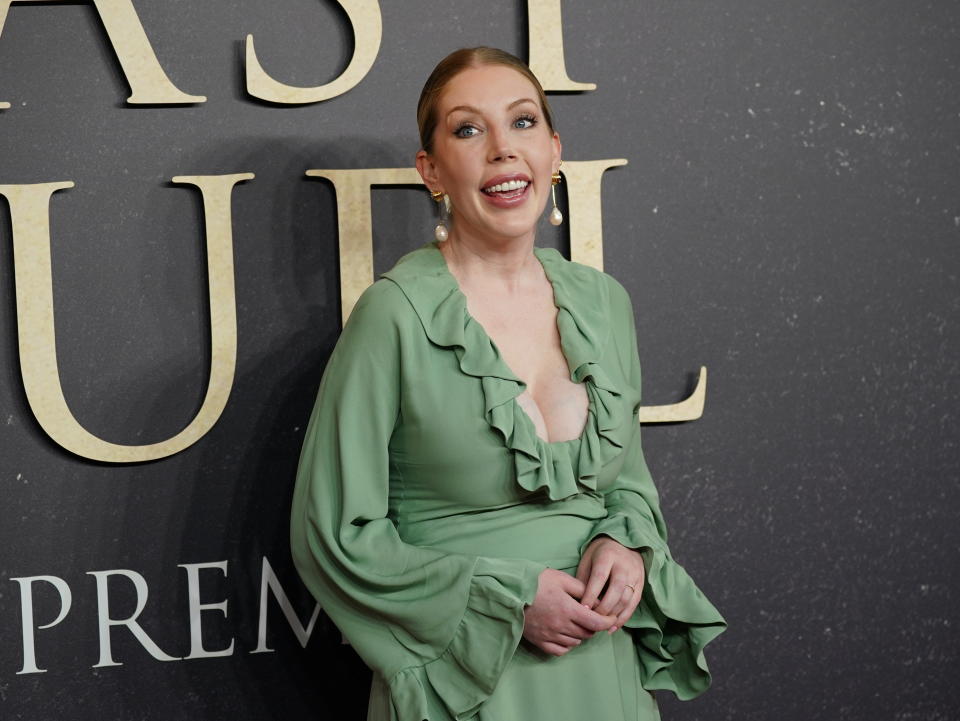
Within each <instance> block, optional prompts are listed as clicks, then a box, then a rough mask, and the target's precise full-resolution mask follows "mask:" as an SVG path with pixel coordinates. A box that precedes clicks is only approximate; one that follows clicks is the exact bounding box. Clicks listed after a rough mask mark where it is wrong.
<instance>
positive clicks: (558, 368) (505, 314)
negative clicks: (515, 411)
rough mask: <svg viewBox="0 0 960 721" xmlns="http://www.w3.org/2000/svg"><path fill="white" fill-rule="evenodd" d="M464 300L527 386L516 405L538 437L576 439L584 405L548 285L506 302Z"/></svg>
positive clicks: (477, 298) (471, 296)
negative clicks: (571, 371)
mask: <svg viewBox="0 0 960 721" xmlns="http://www.w3.org/2000/svg"><path fill="white" fill-rule="evenodd" d="M465 295H466V297H467V309H468V312H469V313H470V315H471V316H472V317H473V319H474V320H475V321H477V322H478V323H479V324H480V325H481V326H482V327H483V329H484V331H485V332H486V334H487V336H489V338H490V339H491V340H492V341H493V343H494V344H495V345H496V347H497V349H498V350H499V351H500V355H501V357H502V358H503V361H504V362H505V363H506V365H507V367H508V368H509V369H510V370H511V371H512V372H513V373H514V375H516V376H517V377H518V378H520V379H521V380H523V381H524V383H526V386H527V387H526V389H525V390H524V391H523V393H521V394H520V396H518V397H517V403H518V404H519V405H520V407H521V408H522V409H523V410H524V412H526V414H527V415H528V416H529V417H530V420H531V421H533V425H534V427H535V428H536V431H537V435H539V436H540V437H541V438H542V439H543V440H545V441H550V442H555V441H564V440H569V439H572V438H576V437H578V436H579V435H580V433H581V432H582V430H583V428H584V425H585V423H586V421H587V412H588V405H589V400H588V397H587V392H586V389H585V388H584V387H583V385H582V384H579V383H574V382H573V381H572V380H570V368H569V366H568V364H567V360H566V357H565V356H564V354H563V348H562V344H561V337H560V332H559V329H558V328H557V307H556V305H555V304H554V300H553V290H552V287H551V286H550V284H549V281H545V282H544V284H543V285H538V286H536V287H534V288H531V289H529V290H528V291H527V292H525V293H523V294H519V295H516V296H513V297H509V298H508V297H504V296H496V295H492V294H487V295H484V294H481V293H473V294H470V293H465Z"/></svg>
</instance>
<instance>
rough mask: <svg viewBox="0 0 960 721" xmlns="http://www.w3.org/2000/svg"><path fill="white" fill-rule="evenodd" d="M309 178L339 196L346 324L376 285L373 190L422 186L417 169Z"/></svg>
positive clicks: (314, 174)
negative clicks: (330, 185) (368, 289)
mask: <svg viewBox="0 0 960 721" xmlns="http://www.w3.org/2000/svg"><path fill="white" fill-rule="evenodd" d="M307 175H308V176H309V177H311V178H324V179H326V180H329V181H330V182H331V183H333V189H334V192H335V193H336V196H337V232H338V237H339V242H340V308H341V319H342V321H343V322H344V323H346V322H347V318H348V317H349V316H350V312H351V311H352V310H353V306H354V305H356V303H357V299H358V298H359V297H360V294H361V293H363V291H364V290H365V289H366V287H367V286H368V285H370V283H372V282H373V214H372V211H371V208H370V188H371V186H373V185H422V181H421V180H420V174H419V173H417V169H416V168H351V169H347V170H308V171H307ZM424 202H426V201H424Z"/></svg>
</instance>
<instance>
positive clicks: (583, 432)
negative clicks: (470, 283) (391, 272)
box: [430, 241, 595, 447]
mask: <svg viewBox="0 0 960 721" xmlns="http://www.w3.org/2000/svg"><path fill="white" fill-rule="evenodd" d="M430 245H431V246H432V247H433V249H434V250H435V251H436V252H437V254H438V255H439V256H440V263H441V265H442V267H443V270H444V272H445V273H446V274H447V275H448V276H449V277H450V280H451V281H452V282H453V289H454V292H455V293H458V294H460V295H461V296H463V312H464V314H465V315H466V317H467V318H468V319H469V321H470V322H471V323H475V324H476V326H477V328H478V329H479V330H480V333H481V334H482V335H483V337H484V338H485V339H486V340H487V341H488V342H489V343H490V345H491V346H492V347H493V349H494V350H495V351H496V354H497V358H498V360H499V361H500V363H501V364H502V365H503V367H504V368H505V369H506V370H507V372H508V373H509V375H511V376H513V380H515V381H517V382H518V383H519V384H520V385H522V386H523V390H526V389H527V388H529V387H530V385H529V384H528V383H527V382H526V381H525V380H523V379H522V378H521V377H520V376H519V375H518V374H517V373H515V372H514V370H513V368H511V367H510V366H509V364H508V363H507V360H506V358H505V357H504V355H503V353H501V352H500V347H499V346H498V345H497V343H496V341H494V340H493V338H492V337H491V336H490V334H489V333H487V329H486V328H484V327H483V323H481V322H480V321H478V320H477V319H476V318H474V317H473V315H472V314H471V313H470V310H469V308H468V306H467V296H466V293H464V292H463V291H462V290H461V289H460V282H459V281H458V280H457V277H456V276H455V275H454V274H453V273H452V272H451V270H450V266H449V265H448V264H447V258H446V256H445V255H444V254H443V251H442V250H440V245H439V242H438V241H432V242H431V243H430ZM539 250H540V249H539V248H538V247H536V246H534V247H533V257H534V258H535V259H536V260H537V262H538V263H540V267H541V268H543V274H544V276H546V278H547V280H548V281H549V283H550V290H551V292H552V294H553V299H552V302H553V307H554V308H555V309H556V310H557V314H558V315H559V313H560V305H559V304H558V303H557V285H556V283H555V282H554V279H553V278H551V277H550V271H548V270H547V266H546V265H545V264H544V262H543V259H542V258H541V257H540V255H539V253H538V251H539ZM554 324H555V325H556V328H557V335H558V336H559V338H560V355H561V357H562V358H563V361H564V363H566V365H567V371H568V375H569V377H570V380H571V381H572V382H573V383H576V384H577V385H582V386H584V391H585V392H586V394H587V417H586V420H584V423H583V428H582V429H581V431H580V434H579V435H577V436H575V437H573V438H568V439H566V440H562V441H548V440H546V439H545V438H543V437H542V436H541V435H540V434H539V433H537V424H536V423H534V421H533V418H531V417H530V414H529V413H527V411H526V410H524V408H523V406H522V405H520V403H519V401H518V400H517V397H518V396H519V395H521V394H522V393H523V391H521V392H520V393H518V394H517V395H515V396H514V397H513V399H512V401H511V402H512V403H513V404H514V406H515V407H516V409H517V410H519V411H520V413H521V414H522V415H523V417H524V418H525V419H526V421H527V423H529V424H530V426H531V427H532V428H533V435H534V436H535V437H536V438H537V439H538V440H539V441H540V442H541V443H543V444H544V445H545V446H557V447H559V446H569V445H571V444H574V443H580V442H582V441H583V439H584V438H585V437H586V435H587V428H588V427H589V425H590V416H591V414H594V413H595V409H594V405H593V397H592V396H591V395H590V390H589V386H587V384H586V382H585V381H577V380H575V379H574V370H575V369H574V368H572V367H571V365H570V359H569V358H567V355H566V353H564V352H563V330H562V329H561V324H560V323H557V321H556V319H554ZM530 400H531V402H532V403H533V404H534V405H535V406H536V407H537V410H538V411H539V410H540V406H539V405H537V402H536V401H535V400H534V399H533V396H532V395H531V396H530ZM540 415H541V417H542V416H543V412H542V411H541V412H540ZM544 425H546V422H544Z"/></svg>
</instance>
